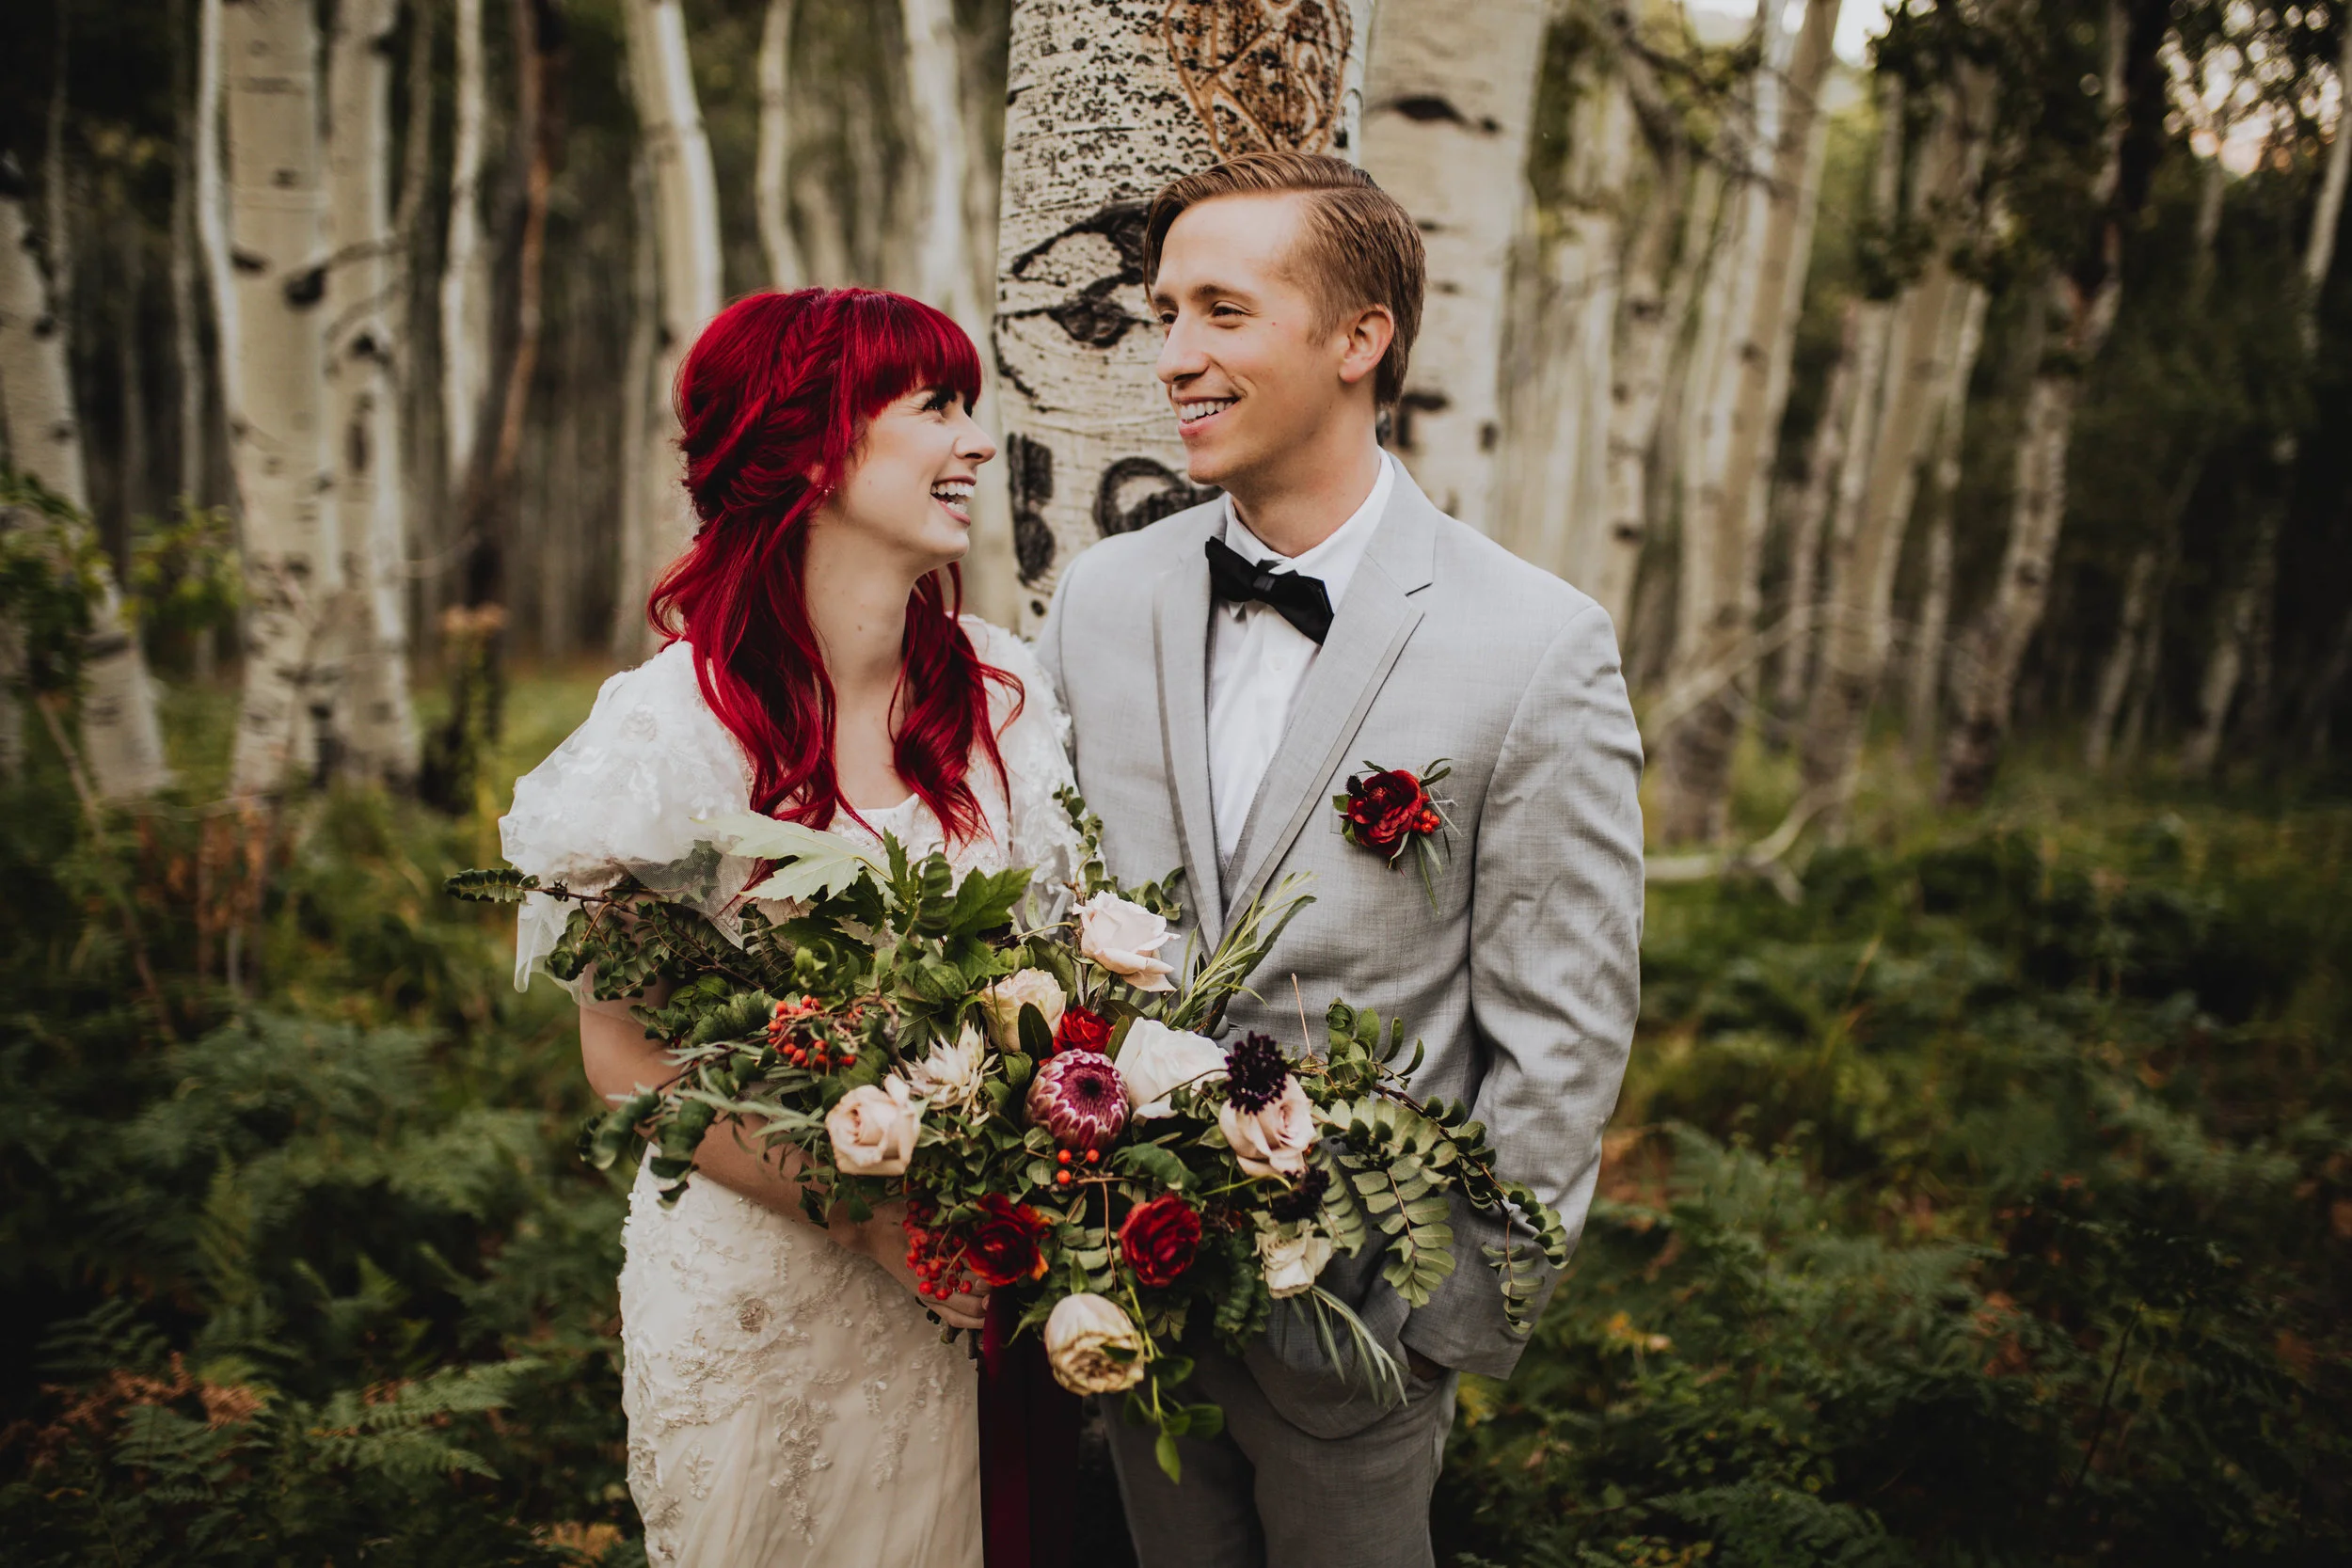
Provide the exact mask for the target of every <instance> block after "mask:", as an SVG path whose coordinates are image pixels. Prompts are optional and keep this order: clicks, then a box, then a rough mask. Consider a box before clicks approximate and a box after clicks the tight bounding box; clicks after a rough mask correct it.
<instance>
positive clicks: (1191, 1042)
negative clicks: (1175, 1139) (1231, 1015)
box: [1119, 1018, 1225, 1117]
mask: <svg viewBox="0 0 2352 1568" xmlns="http://www.w3.org/2000/svg"><path fill="white" fill-rule="evenodd" d="M1224 1070H1225V1053H1224V1052H1223V1051H1222V1050H1221V1049H1219V1048H1218V1046H1217V1044H1216V1041H1214V1040H1211V1039H1209V1038H1208V1037H1205V1036H1201V1035H1195V1034H1192V1033H1190V1032H1189V1031H1186V1030H1183V1029H1170V1028H1169V1027H1168V1025H1167V1024H1165V1023H1155V1022H1152V1020H1151V1019H1148V1018H1139V1019H1137V1020H1136V1021H1135V1022H1133V1023H1130V1024H1129V1025H1127V1038H1126V1041H1125V1043H1124V1044H1122V1045H1120V1048H1119V1076H1120V1078H1121V1079H1123V1080H1124V1081H1125V1082H1126V1085H1127V1103H1128V1105H1129V1106H1130V1107H1132V1108H1133V1109H1134V1111H1135V1114H1136V1115H1137V1116H1139V1117H1168V1116H1174V1115H1175V1114H1176V1108H1175V1106H1174V1105H1173V1104H1172V1103H1171V1102H1170V1101H1169V1098H1168V1097H1169V1096H1170V1095H1171V1094H1173V1093H1174V1092H1175V1091H1176V1090H1178V1089H1181V1088H1184V1087H1186V1086H1188V1085H1194V1084H1198V1083H1200V1081H1201V1080H1202V1079H1205V1078H1211V1077H1214V1076H1216V1074H1217V1073H1220V1072H1223V1071H1224Z"/></svg>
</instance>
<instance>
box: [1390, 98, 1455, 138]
mask: <svg viewBox="0 0 2352 1568" xmlns="http://www.w3.org/2000/svg"><path fill="white" fill-rule="evenodd" d="M1389 107H1390V108H1391V109H1394V110H1395V111H1396V112H1397V113H1398V114H1401V115H1403V116H1404V117H1405V118H1406V119H1409V120H1413V121H1415V122H1416V123H1418V124H1422V125H1428V124H1432V123H1434V122H1436V121H1438V120H1440V119H1450V120H1452V121H1453V122H1454V124H1456V125H1459V126H1461V127H1462V128H1463V129H1465V130H1468V129H1469V128H1470V120H1469V119H1466V118H1465V117H1464V116H1463V114H1462V111H1461V110H1459V109H1457V108H1455V107H1454V105H1453V104H1452V103H1450V102H1448V101H1447V100H1445V99H1442V98H1439V97H1437V96H1436V95H1434V94H1430V93H1420V94H1416V95H1415V96H1413V97H1411V98H1400V99H1398V100H1397V101H1396V102H1395V103H1391V104H1390V105H1389Z"/></svg>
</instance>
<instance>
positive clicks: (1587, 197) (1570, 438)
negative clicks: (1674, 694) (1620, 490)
mask: <svg viewBox="0 0 2352 1568" xmlns="http://www.w3.org/2000/svg"><path fill="white" fill-rule="evenodd" d="M1569 135H1570V145H1571V149H1572V151H1571V158H1572V160H1573V163H1572V168H1571V177H1570V194H1569V198H1568V199H1569V201H1570V202H1571V203H1572V205H1570V206H1569V207H1568V209H1567V210H1566V212H1565V214H1562V216H1561V218H1560V222H1559V232H1558V233H1556V234H1554V235H1551V236H1549V245H1540V244H1531V245H1530V247H1529V248H1530V249H1531V250H1532V251H1537V252H1541V254H1540V255H1537V256H1533V257H1531V258H1530V261H1529V268H1530V270H1531V271H1534V273H1535V274H1536V276H1535V277H1534V278H1532V279H1530V281H1529V286H1528V287H1527V288H1526V289H1525V290H1523V291H1522V293H1523V294H1525V295H1527V296H1530V297H1529V300H1528V304H1527V305H1526V306H1525V307H1523V308H1522V309H1521V310H1520V311H1518V313H1517V320H1516V321H1515V323H1514V325H1512V327H1511V328H1510V329H1508V330H1506V332H1505V334H1504V339H1505V341H1504V345H1503V352H1504V360H1503V363H1504V365H1505V367H1506V370H1505V373H1504V377H1503V385H1502V388H1501V392H1502V400H1503V440H1502V453H1501V455H1500V458H1499V459H1498V462H1497V465H1496V467H1497V474H1498V481H1499V483H1500V485H1501V487H1502V489H1501V494H1500V495H1499V497H1498V500H1497V503H1496V515H1497V517H1498V520H1499V521H1500V522H1501V523H1502V526H1503V528H1504V530H1505V535H1506V538H1507V541H1508V542H1509V543H1510V544H1511V545H1512V546H1513V547H1514V548H1515V549H1518V551H1519V552H1520V553H1521V554H1523V555H1525V556H1526V557H1527V558H1528V559H1529V560H1531V561H1533V562H1535V563H1536V564H1538V565H1540V566H1544V567H1548V568H1549V569H1550V570H1551V571H1554V572H1557V573H1559V574H1560V575H1561V576H1563V577H1565V578H1569V579H1570V580H1571V581H1574V582H1578V583H1584V582H1587V581H1589V580H1590V578H1591V575H1592V574H1591V572H1590V571H1589V570H1588V568H1587V564H1586V561H1585V556H1586V554H1587V551H1586V549H1585V548H1584V546H1586V545H1587V544H1588V543H1589V542H1590V540H1591V537H1592V535H1593V533H1594V527H1593V524H1594V520H1595V519H1596V518H1597V516H1598V515H1599V512H1600V509H1601V506H1602V504H1603V497H1604V485H1605V483H1606V479H1607V471H1608V459H1609V448H1608V435H1609V418H1608V409H1609V405H1608V403H1607V402H1606V393H1607V390H1608V388H1609V385H1610V382H1611V379H1612V374H1613V349H1614V346H1615V344H1614V338H1615V335H1616V324H1617V313H1618V307H1619V303H1620V301H1621V299H1622V297H1623V288H1622V282H1623V275H1622V272H1621V267H1620V257H1619V252H1620V250H1621V249H1622V248H1623V245H1624V232H1625V205H1626V198H1627V189H1626V187H1627V183H1628V180H1629V175H1630V173H1631V171H1632V167H1633V154H1634V145H1635V139H1636V128H1635V123H1634V116H1633V104H1632V101H1631V99H1630V98H1629V95H1628V93H1627V91H1626V87H1625V84H1624V82H1623V81H1622V80H1621V79H1620V78H1619V77H1618V76H1617V75H1615V74H1614V73H1613V74H1611V75H1610V76H1609V77H1607V78H1606V79H1604V80H1601V81H1599V82H1597V83H1594V84H1592V85H1591V87H1590V89H1589V91H1588V92H1587V93H1586V94H1585V102H1584V103H1582V104H1581V105H1580V109H1579V113H1578V116H1577V119H1576V121H1575V124H1574V125H1573V127H1572V128H1571V130H1570V133H1569ZM1527 227H1529V228H1530V229H1531V230H1534V229H1535V227H1536V225H1534V224H1533V223H1531V224H1530V225H1528V226H1527ZM1522 361H1524V363H1522ZM1514 372H1517V373H1514Z"/></svg>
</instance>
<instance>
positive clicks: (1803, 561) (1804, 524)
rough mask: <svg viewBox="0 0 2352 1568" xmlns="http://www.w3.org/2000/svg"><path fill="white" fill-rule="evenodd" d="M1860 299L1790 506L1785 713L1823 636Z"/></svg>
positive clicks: (1847, 317)
mask: <svg viewBox="0 0 2352 1568" xmlns="http://www.w3.org/2000/svg"><path fill="white" fill-rule="evenodd" d="M1864 309H1865V307H1864V305H1863V302H1862V301H1860V300H1859V299H1850V300H1848V301H1847V302H1846V306H1845V310H1844V314H1843V316H1842V318H1841V321H1840V324H1839V326H1838V334H1837V358H1836V362H1835V363H1834V364H1832V365H1831V366H1830V372H1829V385H1828V387H1827V388H1824V390H1823V393H1822V397H1821V417H1820V420H1818V421H1817V422H1816V423H1815V425H1814V427H1813V441H1812V445H1811V447H1810V448H1809V449H1808V451H1806V454H1805V465H1804V484H1803V486H1802V487H1801V488H1800V489H1799V490H1798V491H1797V495H1796V499H1795V500H1794V501H1793V502H1792V503H1791V506H1790V515H1789V519H1788V598H1787V610H1786V613H1788V614H1789V615H1791V616H1801V617H1803V618H1804V619H1803V621H1802V622H1801V623H1800V628H1801V629H1800V630H1799V631H1798V633H1797V635H1796V636H1795V637H1793V638H1791V639H1790V640H1789V641H1788V646H1787V647H1786V648H1784V649H1783V650H1782V651H1781V656H1780V668H1779V678H1778V685H1777V687H1776V689H1775V690H1774V693H1773V699H1774V706H1775V707H1777V708H1778V710H1779V711H1780V713H1781V714H1782V715H1783V716H1788V715H1791V714H1795V713H1797V712H1799V711H1800V710H1801V709H1803V707H1804V696H1805V692H1806V691H1808V690H1809V689H1811V685H1812V675H1813V647H1814V644H1815V643H1816V642H1817V641H1819V640H1820V626H1819V625H1818V624H1817V623H1818V622H1819V619H1820V586H1819V585H1820V567H1821V537H1822V535H1823V534H1824V533H1825V532H1827V531H1828V528H1829V514H1830V508H1831V506H1832V505H1833V504H1834V503H1835V501H1836V496H1837V475H1838V472H1839V470H1840V469H1841V468H1842V467H1844V459H1845V451H1846V440H1847V434H1848V431H1849V428H1850V427H1851V423H1852V418H1853V405H1854V403H1855V387H1856V383H1857V382H1858V381H1859V380H1860V375H1859V369H1860V367H1859V366H1858V365H1857V364H1856V363H1855V361H1856V360H1857V359H1858V358H1859V357H1860V353H1861V340H1862V318H1863V311H1864Z"/></svg>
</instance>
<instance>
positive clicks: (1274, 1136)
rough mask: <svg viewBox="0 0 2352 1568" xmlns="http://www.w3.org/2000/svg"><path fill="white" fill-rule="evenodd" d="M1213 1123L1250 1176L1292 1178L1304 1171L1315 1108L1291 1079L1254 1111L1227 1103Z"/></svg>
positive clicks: (1302, 1090)
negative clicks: (1275, 1094) (1272, 1097)
mask: <svg viewBox="0 0 2352 1568" xmlns="http://www.w3.org/2000/svg"><path fill="white" fill-rule="evenodd" d="M1216 1124H1217V1127H1218V1128H1219V1129H1220V1130H1221V1131H1223V1132H1224V1133H1225V1141H1226V1142H1227V1143H1228V1144H1231V1145H1232V1149H1233V1158H1234V1159H1236V1160H1238V1161H1240V1162H1241V1168H1242V1169H1243V1170H1245V1171H1247V1172H1248V1173H1249V1174H1250V1175H1251V1176H1296V1175H1298V1174H1300V1173H1301V1172H1303V1171H1304V1170H1305V1169H1306V1168H1307V1150H1308V1149H1310V1148H1313V1147H1314V1141H1315V1108H1314V1105H1313V1103H1312V1102H1311V1101H1309V1100H1308V1098H1307V1091H1306V1090H1305V1089H1303V1088H1300V1087H1299V1086H1298V1080H1297V1079H1295V1078H1293V1079H1290V1080H1288V1081H1287V1082H1285V1083H1284V1084H1283V1085H1282V1092H1281V1093H1280V1094H1279V1095H1277V1096H1275V1097H1274V1099H1273V1100H1272V1101H1268V1102H1267V1103H1266V1104H1265V1105H1264V1106H1263V1107H1262V1108H1260V1109H1258V1110H1255V1111H1248V1110H1244V1109H1243V1108H1242V1107H1240V1106H1239V1105H1236V1104H1234V1103H1233V1102H1232V1101H1226V1102H1225V1104H1224V1105H1223V1106H1221V1107H1219V1108H1218V1110H1217V1113H1216Z"/></svg>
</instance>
